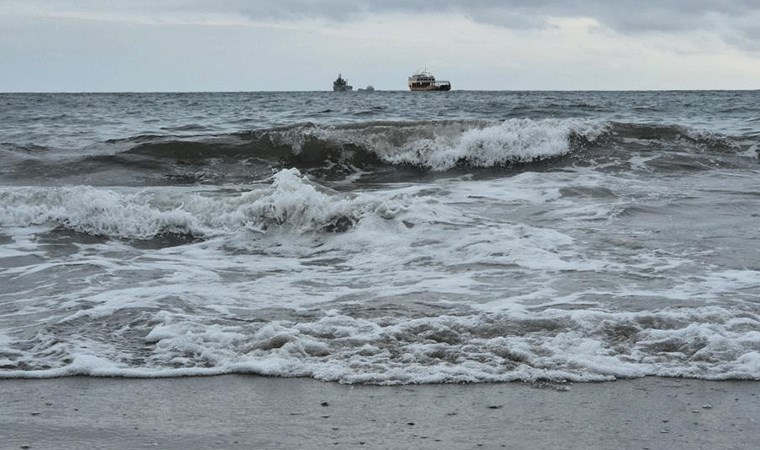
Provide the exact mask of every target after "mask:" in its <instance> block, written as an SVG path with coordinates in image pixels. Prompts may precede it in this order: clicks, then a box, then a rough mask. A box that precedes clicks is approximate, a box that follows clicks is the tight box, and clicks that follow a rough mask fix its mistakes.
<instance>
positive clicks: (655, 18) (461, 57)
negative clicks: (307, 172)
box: [0, 0, 760, 92]
mask: <svg viewBox="0 0 760 450" xmlns="http://www.w3.org/2000/svg"><path fill="white" fill-rule="evenodd" d="M423 68H427V69H428V70H429V71H431V72H432V73H433V74H434V75H435V76H436V77H437V78H439V79H446V80H449V81H451V83H452V87H453V89H467V90H651V89H760V0H656V1H651V0H469V1H457V0H437V1H433V2H429V1H425V2H420V1H409V0H407V1H401V0H386V1H370V0H329V1H321V0H0V91H3V92H82V91H86V92H102V91H107V92H114V91H119V92H121V91H150V92H152V91H310V90H330V89H331V88H332V81H333V80H334V79H335V78H336V77H337V76H338V73H341V74H342V75H343V76H344V77H345V78H347V79H348V81H349V83H350V84H352V85H354V87H355V88H358V87H364V86H367V85H373V86H374V87H375V88H376V89H384V90H386V89H387V90H401V89H406V81H407V77H408V76H409V75H411V74H412V73H413V72H415V71H416V70H419V69H423Z"/></svg>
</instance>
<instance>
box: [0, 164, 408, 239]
mask: <svg viewBox="0 0 760 450" xmlns="http://www.w3.org/2000/svg"><path fill="white" fill-rule="evenodd" d="M391 203H392V201H391ZM393 209H394V206H393V205H389V204H388V203H386V201H385V200H383V199H378V198H371V197H367V196H359V197H356V196H348V195H344V194H340V193H337V192H334V191H330V190H328V189H325V188H322V187H320V186H319V185H316V184H314V183H312V182H310V181H308V180H307V179H306V178H305V177H303V176H302V175H301V174H300V172H299V171H298V170H297V169H287V170H282V171H280V172H278V173H277V174H275V175H274V176H273V177H272V179H271V184H268V185H264V186H263V187H261V188H260V189H254V190H251V191H247V192H243V193H240V194H238V195H231V196H228V197H224V198H219V197H214V198H211V197H206V196H204V195H202V194H193V195H188V194H180V193H173V192H171V191H166V192H163V191H155V190H154V191H141V192H117V191H114V190H109V189H98V188H93V187H87V186H77V187H56V188H45V187H24V188H3V189H2V190H0V225H2V226H6V227H7V226H33V225H41V226H49V227H53V228H62V229H66V230H71V231H75V232H78V233H85V234H89V235H94V236H106V237H112V238H119V239H151V238H154V237H160V236H165V235H186V236H192V237H196V238H204V237H209V236H214V235H218V234H220V233H229V232H234V231H238V230H249V231H254V232H266V231H267V230H271V229H280V230H284V231H287V232H294V233H307V232H318V231H328V232H330V231H331V232H340V231H346V230H347V229H349V228H351V226H353V225H354V224H355V223H357V222H359V221H360V220H361V219H362V218H363V217H364V216H365V215H369V214H376V215H381V216H382V217H390V216H391V215H392V211H393Z"/></svg>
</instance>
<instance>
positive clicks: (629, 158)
mask: <svg viewBox="0 0 760 450" xmlns="http://www.w3.org/2000/svg"><path fill="white" fill-rule="evenodd" d="M759 144H760V92H728V91H720V92H568V93H563V92H456V91H454V92H448V93H411V92H372V93H368V92H353V93H316V92H315V93H208V94H204V93H197V94H0V377H5V378H21V377H55V376H64V375H93V376H136V377H155V376H175V375H212V374H223V373H252V374H261V375H269V376H304V377H313V378H316V379H320V380H332V381H340V382H345V383H381V384H397V383H437V382H490V381H508V380H573V381H595V380H612V379H615V378H627V377H640V376H646V375H659V376H668V377H694V378H702V379H718V380H719V379H755V380H757V379H760V165H759V164H758V145H759Z"/></svg>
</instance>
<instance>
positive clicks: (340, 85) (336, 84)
mask: <svg viewBox="0 0 760 450" xmlns="http://www.w3.org/2000/svg"><path fill="white" fill-rule="evenodd" d="M353 88H354V87H353V86H349V84H348V81H346V80H344V79H343V75H341V74H338V79H337V80H335V81H333V91H335V92H345V91H350V90H352V89H353Z"/></svg>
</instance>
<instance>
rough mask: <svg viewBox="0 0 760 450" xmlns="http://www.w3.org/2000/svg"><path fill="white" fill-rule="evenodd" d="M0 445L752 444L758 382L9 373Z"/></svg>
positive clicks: (2, 385) (758, 416)
mask: <svg viewBox="0 0 760 450" xmlns="http://www.w3.org/2000/svg"><path fill="white" fill-rule="evenodd" d="M0 392H1V393H2V398H3V403H2V407H0V435H2V436H3V439H2V445H1V446H2V448H8V449H13V448H18V449H21V448H32V449H48V448H50V449H52V448H57V449H60V448H102V449H112V448H113V449H127V448H172V449H190V448H192V449H203V448H267V449H269V448H277V449H279V448H281V449H292V448H377V449H386V448H415V449H416V448H431V449H432V448H456V449H467V448H512V449H522V448H524V449H549V448H578V449H581V448H583V449H610V448H616V449H664V448H667V449H749V448H755V446H756V445H757V442H758V440H760V427H758V420H760V383H757V382H737V381H728V382H710V381H699V380H686V379H663V378H643V379H635V380H625V381H616V382H610V383H576V384H567V385H555V384H539V385H531V384H523V383H509V384H470V385H413V386H390V387H389V386H365V385H361V386H349V385H341V384H337V383H325V382H320V381H314V380H310V379H288V378H264V377H258V376H240V375H229V376H218V377H196V378H167V379H115V378H86V377H71V378H58V379H46V380H2V381H0Z"/></svg>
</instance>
